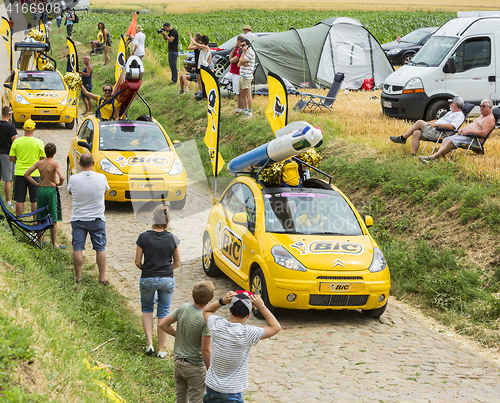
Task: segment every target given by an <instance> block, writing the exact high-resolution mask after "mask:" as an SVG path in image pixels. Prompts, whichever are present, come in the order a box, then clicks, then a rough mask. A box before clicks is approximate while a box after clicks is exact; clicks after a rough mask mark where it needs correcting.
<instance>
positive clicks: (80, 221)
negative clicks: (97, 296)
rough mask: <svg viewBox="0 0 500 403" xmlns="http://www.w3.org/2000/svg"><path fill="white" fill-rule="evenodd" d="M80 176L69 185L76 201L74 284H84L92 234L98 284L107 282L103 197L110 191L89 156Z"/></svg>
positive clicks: (84, 157)
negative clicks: (86, 253)
mask: <svg viewBox="0 0 500 403" xmlns="http://www.w3.org/2000/svg"><path fill="white" fill-rule="evenodd" d="M79 164H80V167H81V169H82V171H81V172H80V173H79V174H76V175H72V176H71V177H70V178H69V181H68V192H69V194H70V195H71V196H72V198H73V210H72V214H71V220H70V221H71V235H72V244H73V266H74V268H75V275H76V277H75V281H76V282H77V283H79V282H80V281H82V268H83V251H84V249H85V240H86V239H87V234H90V240H91V241H92V246H93V248H94V250H95V251H96V262H97V267H98V268H99V284H100V285H108V284H109V282H108V281H106V224H105V218H104V210H105V205H104V195H105V194H106V192H107V191H108V190H109V185H108V180H107V179H106V176H105V175H104V174H101V173H98V172H94V170H93V169H94V159H93V158H92V155H90V154H89V153H85V154H83V155H82V156H81V157H80V162H79Z"/></svg>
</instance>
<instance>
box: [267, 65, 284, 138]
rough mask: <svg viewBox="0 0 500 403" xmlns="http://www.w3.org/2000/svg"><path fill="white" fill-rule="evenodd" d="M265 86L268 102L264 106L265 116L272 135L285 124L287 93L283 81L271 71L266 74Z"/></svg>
mask: <svg viewBox="0 0 500 403" xmlns="http://www.w3.org/2000/svg"><path fill="white" fill-rule="evenodd" d="M267 88H268V91H269V103H268V104H267V108H266V116H267V120H268V121H269V124H270V125H271V129H272V130H273V132H274V135H276V131H277V130H279V129H281V128H283V127H285V126H286V124H287V120H288V95H287V93H286V86H285V83H284V82H283V80H282V79H281V77H280V76H278V75H276V74H274V73H273V72H271V71H270V72H269V73H268V75H267Z"/></svg>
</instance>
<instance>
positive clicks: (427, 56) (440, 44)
mask: <svg viewBox="0 0 500 403" xmlns="http://www.w3.org/2000/svg"><path fill="white" fill-rule="evenodd" d="M457 41H458V38H449V37H446V36H431V38H430V39H429V40H428V41H427V42H426V43H425V45H424V46H423V47H422V49H420V50H419V51H418V52H417V53H416V54H415V56H414V57H413V59H412V62H411V65H413V66H426V67H436V66H439V65H440V64H441V62H442V61H443V59H444V57H445V56H446V55H447V54H448V52H449V51H450V50H451V48H452V47H453V46H454V45H455V43H457Z"/></svg>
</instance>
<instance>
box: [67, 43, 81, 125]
mask: <svg viewBox="0 0 500 403" xmlns="http://www.w3.org/2000/svg"><path fill="white" fill-rule="evenodd" d="M66 45H67V46H68V49H69V63H70V65H71V69H72V70H73V72H75V73H76V72H78V71H80V69H79V67H78V52H77V51H76V46H75V43H74V42H73V41H72V40H71V38H69V37H66ZM79 92H80V91H79V90H72V89H71V88H70V89H69V92H68V104H67V106H66V109H65V114H66V115H68V116H71V117H72V118H75V119H77V118H78V104H79V102H80V94H79Z"/></svg>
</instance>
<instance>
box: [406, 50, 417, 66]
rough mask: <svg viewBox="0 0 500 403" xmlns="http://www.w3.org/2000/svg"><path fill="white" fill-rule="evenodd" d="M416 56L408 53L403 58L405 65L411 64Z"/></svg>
mask: <svg viewBox="0 0 500 403" xmlns="http://www.w3.org/2000/svg"><path fill="white" fill-rule="evenodd" d="M414 55H415V53H407V54H406V55H404V57H403V65H405V64H408V63H410V62H411V59H413V56H414Z"/></svg>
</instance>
